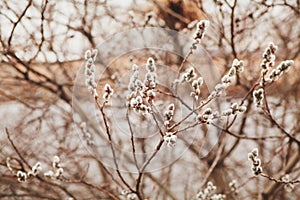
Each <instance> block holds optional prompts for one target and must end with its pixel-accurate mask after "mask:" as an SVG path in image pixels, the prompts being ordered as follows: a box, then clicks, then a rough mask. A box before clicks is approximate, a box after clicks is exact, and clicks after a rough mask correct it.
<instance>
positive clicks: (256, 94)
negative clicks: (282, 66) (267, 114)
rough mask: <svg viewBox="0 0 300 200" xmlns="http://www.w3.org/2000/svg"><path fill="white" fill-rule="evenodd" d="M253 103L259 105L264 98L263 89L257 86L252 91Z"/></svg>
mask: <svg viewBox="0 0 300 200" xmlns="http://www.w3.org/2000/svg"><path fill="white" fill-rule="evenodd" d="M253 98H254V103H255V105H256V106H257V107H259V106H261V105H262V103H263V99H264V89H263V88H259V89H257V90H254V91H253Z"/></svg>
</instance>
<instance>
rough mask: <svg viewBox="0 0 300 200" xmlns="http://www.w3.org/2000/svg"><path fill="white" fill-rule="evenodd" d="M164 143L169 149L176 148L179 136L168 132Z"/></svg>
mask: <svg viewBox="0 0 300 200" xmlns="http://www.w3.org/2000/svg"><path fill="white" fill-rule="evenodd" d="M164 141H165V143H166V144H167V146H168V147H174V146H175V145H176V141H177V136H176V135H174V134H173V133H171V132H166V134H165V136H164Z"/></svg>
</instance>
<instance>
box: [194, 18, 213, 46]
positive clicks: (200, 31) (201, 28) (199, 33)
mask: <svg viewBox="0 0 300 200" xmlns="http://www.w3.org/2000/svg"><path fill="white" fill-rule="evenodd" d="M208 27H209V21H208V20H201V21H200V22H198V23H197V25H196V28H197V30H196V32H195V34H194V40H196V42H198V43H199V42H200V41H201V39H202V38H203V37H204V35H205V32H206V30H207V28H208Z"/></svg>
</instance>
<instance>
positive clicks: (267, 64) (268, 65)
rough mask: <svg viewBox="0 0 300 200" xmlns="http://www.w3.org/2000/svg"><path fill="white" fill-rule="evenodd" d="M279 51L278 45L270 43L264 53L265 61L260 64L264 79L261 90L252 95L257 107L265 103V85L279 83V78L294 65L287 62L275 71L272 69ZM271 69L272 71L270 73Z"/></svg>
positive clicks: (282, 63) (289, 61)
mask: <svg viewBox="0 0 300 200" xmlns="http://www.w3.org/2000/svg"><path fill="white" fill-rule="evenodd" d="M277 49H278V47H277V46H276V45H274V44H273V43H270V44H269V45H268V47H267V48H266V49H265V51H264V53H263V60H262V62H261V64H260V66H261V68H262V69H261V74H262V75H263V78H262V79H261V82H260V88H258V89H256V90H254V91H253V93H252V95H253V99H254V103H255V105H256V106H257V107H260V106H262V103H263V99H264V85H266V84H270V83H272V82H274V81H277V80H278V78H279V77H280V76H281V75H282V74H284V73H285V72H287V71H288V70H289V69H290V67H291V66H293V64H294V61H293V60H285V61H283V62H281V63H280V64H279V65H278V66H277V67H276V68H275V69H272V68H273V67H274V66H275V59H276V56H275V53H276V51H277ZM270 69H272V71H270Z"/></svg>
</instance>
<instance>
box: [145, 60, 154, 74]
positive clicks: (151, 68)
mask: <svg viewBox="0 0 300 200" xmlns="http://www.w3.org/2000/svg"><path fill="white" fill-rule="evenodd" d="M146 69H147V71H149V72H155V71H156V66H155V62H154V59H153V58H151V57H150V58H148V60H147V64H146Z"/></svg>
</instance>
